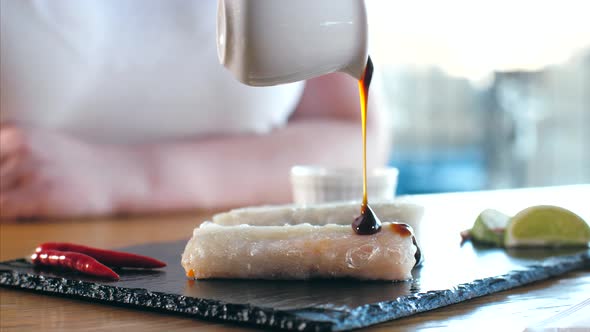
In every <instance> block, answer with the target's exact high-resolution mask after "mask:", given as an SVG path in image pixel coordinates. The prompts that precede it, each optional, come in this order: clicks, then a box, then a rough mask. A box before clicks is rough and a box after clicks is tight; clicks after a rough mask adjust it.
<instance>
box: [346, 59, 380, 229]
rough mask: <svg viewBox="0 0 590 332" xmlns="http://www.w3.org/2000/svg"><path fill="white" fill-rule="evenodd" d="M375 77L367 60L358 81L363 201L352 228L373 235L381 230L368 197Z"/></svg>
mask: <svg viewBox="0 0 590 332" xmlns="http://www.w3.org/2000/svg"><path fill="white" fill-rule="evenodd" d="M372 78H373V61H371V57H369V58H368V60H367V66H366V67H365V72H364V73H363V77H362V78H361V79H360V80H359V81H358V85H359V96H360V100H361V121H362V132H363V203H362V205H361V215H360V216H358V217H356V218H355V219H354V222H353V223H352V229H353V230H354V231H355V233H356V234H359V235H371V234H375V233H377V232H379V231H380V230H381V221H380V220H379V218H378V217H377V215H375V212H373V209H371V207H370V206H369V200H368V198H367V102H368V100H369V86H370V85H371V79H372Z"/></svg>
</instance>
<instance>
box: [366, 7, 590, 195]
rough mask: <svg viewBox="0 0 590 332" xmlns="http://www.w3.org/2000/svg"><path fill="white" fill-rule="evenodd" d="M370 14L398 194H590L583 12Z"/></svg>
mask: <svg viewBox="0 0 590 332" xmlns="http://www.w3.org/2000/svg"><path fill="white" fill-rule="evenodd" d="M367 5H368V10H369V24H370V36H371V40H370V53H371V56H372V57H373V59H374V60H375V61H374V62H375V64H376V66H377V69H378V70H379V72H380V74H381V77H382V82H381V83H382V89H383V92H382V93H383V94H384V98H383V100H384V101H383V103H384V104H385V105H384V107H385V108H386V109H387V110H388V114H390V116H391V122H392V124H393V128H392V130H393V143H392V151H391V160H390V163H391V165H393V166H397V167H399V169H400V179H399V186H398V194H414V193H433V192H448V191H470V190H481V189H498V188H515V187H531V186H547V185H563V184H576V183H590V148H589V147H588V146H587V145H588V144H589V143H590V20H589V18H588V17H589V16H588V13H590V2H587V1H567V0H566V1H530V0H519V1H508V0H496V1H469V0H451V1H397V0H396V1H381V0H367Z"/></svg>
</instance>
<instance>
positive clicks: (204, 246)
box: [182, 222, 417, 280]
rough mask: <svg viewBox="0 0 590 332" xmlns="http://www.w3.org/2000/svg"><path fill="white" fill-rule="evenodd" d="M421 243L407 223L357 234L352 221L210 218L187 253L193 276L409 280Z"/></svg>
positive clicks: (185, 261)
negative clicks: (229, 221) (263, 222)
mask: <svg viewBox="0 0 590 332" xmlns="http://www.w3.org/2000/svg"><path fill="white" fill-rule="evenodd" d="M416 251H417V247H416V245H415V242H414V238H413V235H412V232H411V227H409V226H407V225H406V224H398V223H384V224H383V228H382V230H381V231H380V232H378V233H376V234H373V235H357V234H355V233H354V232H353V230H352V228H351V227H350V225H349V224H348V225H336V224H328V225H310V224H299V225H285V226H252V225H237V226H223V225H218V224H215V223H212V222H205V223H203V224H202V225H201V226H200V227H198V228H196V229H195V230H194V232H193V236H192V238H191V239H190V240H189V242H188V243H187V245H186V248H185V250H184V253H183V255H182V266H183V267H184V269H185V271H186V274H187V276H188V277H190V278H195V279H207V278H241V279H291V280H293V279H300V280H302V279H310V278H355V279H364V280H406V279H410V278H411V277H412V275H411V271H412V268H413V267H414V265H415V264H416V258H415V254H416Z"/></svg>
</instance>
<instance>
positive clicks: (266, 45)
mask: <svg viewBox="0 0 590 332" xmlns="http://www.w3.org/2000/svg"><path fill="white" fill-rule="evenodd" d="M367 47H368V26H367V14H366V8H365V2H364V0H218V12H217V51H218V55H219V61H220V62H221V64H223V65H224V66H225V67H226V68H227V69H229V71H231V72H232V73H233V75H234V76H235V77H236V78H237V79H238V80H240V81H241V82H242V83H244V84H247V85H253V86H268V85H277V84H283V83H290V82H295V81H301V80H305V79H308V78H312V77H315V76H320V75H323V74H327V73H331V72H337V71H340V72H345V73H348V74H350V75H352V76H354V77H355V78H357V79H360V78H361V76H362V74H363V71H364V68H365V65H366V62H367Z"/></svg>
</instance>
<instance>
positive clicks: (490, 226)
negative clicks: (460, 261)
mask: <svg viewBox="0 0 590 332" xmlns="http://www.w3.org/2000/svg"><path fill="white" fill-rule="evenodd" d="M509 220H510V217H509V216H507V215H505V214H504V213H502V212H500V211H498V210H494V209H486V210H483V211H482V212H481V213H480V214H479V216H477V219H475V223H474V224H473V227H472V228H471V231H470V235H471V238H472V239H473V241H474V242H479V243H486V244H492V245H496V246H499V247H503V246H504V229H505V228H506V226H507V225H508V222H509Z"/></svg>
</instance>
